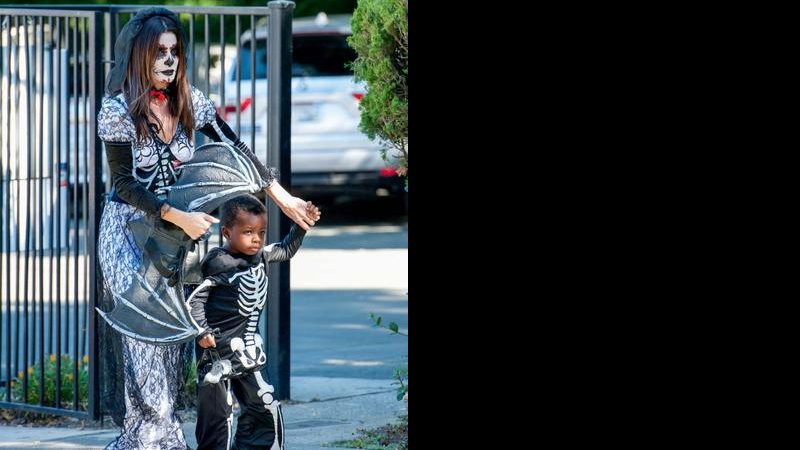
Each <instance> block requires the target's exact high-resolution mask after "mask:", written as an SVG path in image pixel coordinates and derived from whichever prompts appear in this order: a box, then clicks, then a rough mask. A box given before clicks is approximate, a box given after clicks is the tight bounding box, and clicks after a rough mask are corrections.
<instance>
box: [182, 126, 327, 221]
mask: <svg viewBox="0 0 800 450" xmlns="http://www.w3.org/2000/svg"><path fill="white" fill-rule="evenodd" d="M198 131H200V132H201V133H203V134H204V135H206V136H208V137H209V138H211V139H212V140H213V141H215V142H225V143H227V144H230V145H232V146H234V147H236V148H238V149H239V150H241V151H242V153H244V154H245V155H246V156H247V157H248V158H249V159H250V160H251V161H252V162H253V164H254V165H255V166H256V170H258V173H259V174H260V175H261V178H262V179H263V180H264V183H265V184H266V187H265V188H264V191H266V193H267V195H269V196H270V198H271V199H272V200H273V201H275V204H277V205H278V207H279V208H280V209H281V211H283V213H284V214H286V216H287V217H289V218H290V219H292V221H294V222H295V223H297V225H299V226H300V227H301V228H303V229H304V230H308V229H309V228H310V227H312V226H313V225H314V223H315V222H316V221H317V220H319V218H320V212H319V208H316V207H314V208H313V209H308V208H307V205H306V203H307V202H306V201H305V200H303V199H302V198H300V197H295V196H293V195H292V194H290V193H289V192H288V191H286V189H284V188H283V186H281V185H280V183H279V182H278V180H277V179H275V173H274V172H275V171H274V170H273V169H268V168H267V167H266V166H264V164H262V163H261V161H260V160H259V159H258V158H257V157H256V155H255V154H253V152H252V151H251V150H250V148H249V147H248V146H247V144H245V143H244V142H242V141H241V140H240V139H239V137H238V136H237V135H236V133H235V132H234V131H233V130H232V129H231V127H230V126H228V124H227V123H226V122H225V121H224V120H222V118H221V117H220V116H219V114H217V115H216V116H215V118H214V120H212V121H210V122H209V123H207V124H206V125H204V126H203V127H201V128H199V129H198Z"/></svg>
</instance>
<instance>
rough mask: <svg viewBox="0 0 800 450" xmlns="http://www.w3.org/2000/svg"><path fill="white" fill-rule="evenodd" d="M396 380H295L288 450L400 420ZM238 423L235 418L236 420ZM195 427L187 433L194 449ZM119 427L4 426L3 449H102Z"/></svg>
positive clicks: (287, 410) (316, 448)
mask: <svg viewBox="0 0 800 450" xmlns="http://www.w3.org/2000/svg"><path fill="white" fill-rule="evenodd" d="M391 383H392V380H367V379H360V378H323V377H292V379H291V392H292V402H291V403H290V404H285V405H283V406H282V408H283V414H284V424H285V427H286V449H288V450H332V449H335V448H337V447H324V446H323V445H326V444H327V445H330V443H331V442H333V441H337V440H342V439H351V438H352V437H353V436H354V432H355V431H356V430H357V429H359V428H374V427H378V426H381V425H385V424H387V423H390V422H396V421H397V416H398V415H400V414H405V413H406V404H405V402H402V401H397V398H396V391H395V386H394V385H392V384H391ZM234 423H235V419H234ZM194 428H195V423H194V422H191V423H185V424H184V426H183V432H184V434H185V435H186V442H187V443H188V444H189V446H191V447H192V448H195V446H196V445H197V443H196V441H195V438H194ZM118 434H119V432H118V430H117V429H99V428H96V427H95V426H94V425H90V426H87V427H86V429H83V430H79V429H76V428H59V427H26V426H16V427H14V426H0V449H3V450H14V449H64V450H67V449H87V450H88V449H92V450H94V449H102V448H103V447H105V445H106V444H108V443H109V442H111V441H112V440H113V439H114V438H115V437H116V436H117V435H118Z"/></svg>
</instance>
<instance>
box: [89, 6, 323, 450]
mask: <svg viewBox="0 0 800 450" xmlns="http://www.w3.org/2000/svg"><path fill="white" fill-rule="evenodd" d="M184 48H185V46H184V37H183V31H182V28H181V25H180V21H179V20H178V17H177V16H176V15H175V14H174V13H172V12H170V11H169V10H167V9H164V8H158V7H155V8H147V9H144V10H141V11H140V12H139V13H138V14H137V15H136V16H135V17H134V18H132V19H131V20H130V21H129V22H128V23H127V24H126V25H125V27H124V28H123V29H122V31H121V32H120V35H119V37H118V39H117V42H116V45H115V47H114V51H115V66H114V68H113V69H112V71H111V73H109V77H108V83H107V87H106V92H107V94H108V96H107V97H106V98H105V99H104V100H103V104H102V107H101V110H100V112H99V114H98V134H99V136H100V138H101V139H102V140H103V141H104V143H105V147H106V155H107V157H108V164H109V168H110V172H111V178H112V182H113V186H114V188H113V190H112V192H111V193H110V195H109V201H107V202H106V204H105V206H104V208H103V217H102V220H101V223H100V233H99V235H100V236H99V239H98V249H99V250H98V257H99V261H100V267H101V269H102V271H103V278H104V287H105V289H106V290H107V291H109V292H111V293H119V292H123V291H125V290H126V289H127V287H128V286H129V285H130V283H131V282H132V280H133V278H134V274H135V273H136V271H137V269H138V268H139V266H140V265H141V262H142V250H141V249H140V248H139V246H138V245H137V244H136V241H135V240H134V238H133V236H132V235H131V232H130V230H129V229H128V227H127V223H128V222H129V221H131V220H134V219H137V218H140V217H142V216H143V215H144V214H152V215H158V216H159V217H161V218H162V219H163V220H165V221H168V222H171V223H173V224H175V225H176V226H178V227H180V228H181V229H183V231H184V232H186V234H187V235H189V236H190V237H191V238H192V239H197V238H199V237H201V236H202V235H203V234H205V233H206V232H207V231H208V229H209V227H210V226H211V225H212V224H213V223H217V222H218V221H217V219H215V218H214V217H212V216H210V215H208V214H205V213H202V212H187V211H181V210H179V209H177V208H173V207H171V206H170V205H169V204H168V203H166V201H165V198H166V195H165V194H164V192H163V191H162V190H161V188H163V187H166V186H170V185H172V184H173V183H174V182H175V181H176V179H177V177H178V175H179V174H180V166H181V164H183V163H184V162H186V161H188V160H190V159H191V158H192V155H193V153H194V146H193V144H192V135H193V132H194V131H195V130H197V131H200V132H201V133H203V134H205V135H206V136H208V137H210V138H211V139H212V140H214V141H223V142H227V143H229V144H231V145H234V146H236V147H238V148H239V149H240V150H241V151H242V153H244V154H245V155H246V156H247V157H249V158H250V159H251V160H252V161H253V163H254V164H255V166H256V168H257V170H258V172H259V174H260V175H261V177H262V182H263V183H262V184H263V186H265V187H264V189H265V191H266V193H267V195H269V196H270V197H271V198H272V199H273V200H274V201H275V202H276V203H277V204H278V206H279V207H280V208H281V210H282V211H283V212H284V213H285V214H286V215H287V216H289V217H290V218H291V219H292V220H294V221H295V222H296V223H297V224H298V225H299V226H300V227H302V228H303V229H305V230H308V228H309V226H311V225H313V224H314V223H315V221H316V220H319V216H320V214H319V210H318V209H317V208H315V207H312V208H310V209H308V210H307V208H306V202H305V201H303V200H302V199H300V198H297V197H294V196H292V195H290V194H289V193H288V192H286V190H285V189H283V187H281V185H280V184H279V183H278V181H277V180H275V178H274V176H273V172H272V171H271V170H269V169H267V168H266V167H264V165H263V164H262V163H261V162H260V161H259V160H258V158H256V157H255V155H254V154H253V153H252V152H251V151H250V149H248V148H247V146H246V145H245V144H244V143H242V142H241V141H240V140H239V139H238V137H237V136H236V135H235V133H233V131H232V130H231V129H230V127H229V126H228V125H227V124H226V123H225V122H224V121H223V120H222V119H221V118H220V117H219V116H218V115H217V114H216V109H215V107H214V105H213V103H212V102H211V101H210V100H209V99H208V97H206V96H205V95H204V94H203V93H201V92H200V91H199V90H197V89H196V88H194V87H193V86H190V85H189V83H188V81H187V77H186V57H185V52H184ZM128 61H134V63H132V64H129V63H128ZM181 288H182V287H181V286H180V285H178V286H175V287H174V288H173V289H181ZM120 338H121V345H120V346H119V349H118V351H119V352H120V353H121V355H118V356H121V358H122V366H123V371H124V398H125V401H124V407H125V415H124V420H123V424H122V426H123V430H122V433H121V435H120V436H119V437H117V439H116V440H115V441H114V442H112V443H110V444H109V445H108V447H106V448H108V449H139V448H142V449H144V448H146V449H151V448H160V449H185V448H186V442H185V439H184V436H183V432H182V430H181V423H180V420H179V419H178V418H177V417H176V415H175V411H174V402H175V398H176V396H177V394H178V391H179V386H180V383H181V375H182V368H183V367H182V366H183V361H182V358H181V351H180V345H151V344H148V343H145V342H141V341H137V340H133V339H130V338H128V337H126V336H120Z"/></svg>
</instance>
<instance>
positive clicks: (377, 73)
mask: <svg viewBox="0 0 800 450" xmlns="http://www.w3.org/2000/svg"><path fill="white" fill-rule="evenodd" d="M350 25H351V28H352V30H353V34H352V36H350V37H349V38H348V43H349V44H350V46H351V47H352V48H353V49H354V50H355V51H356V53H357V54H358V57H357V58H356V60H355V62H354V63H353V65H352V66H353V74H354V76H355V79H356V80H359V81H365V82H366V83H367V93H366V95H364V97H363V98H362V99H361V103H360V105H359V108H360V109H361V123H360V124H359V128H360V129H361V131H363V132H364V133H365V134H366V135H367V136H369V138H370V139H375V138H376V137H377V138H378V140H379V141H380V142H381V143H382V144H383V145H384V149H383V150H382V152H381V156H382V157H383V158H384V159H386V157H387V155H386V152H387V150H388V149H387V148H386V146H389V147H392V148H394V149H395V150H397V151H398V152H399V153H396V154H395V155H396V156H398V157H399V159H400V167H399V169H398V173H399V174H400V175H404V176H407V175H408V0H359V2H358V6H357V7H356V9H355V11H353V18H352V20H351V22H350ZM407 186H408V185H406V187H407Z"/></svg>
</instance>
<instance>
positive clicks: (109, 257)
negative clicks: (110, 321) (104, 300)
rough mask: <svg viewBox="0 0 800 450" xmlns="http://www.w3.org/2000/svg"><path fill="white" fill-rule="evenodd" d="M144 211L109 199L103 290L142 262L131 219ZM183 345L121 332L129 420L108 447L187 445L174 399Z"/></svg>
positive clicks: (122, 285) (124, 280)
mask: <svg viewBox="0 0 800 450" xmlns="http://www.w3.org/2000/svg"><path fill="white" fill-rule="evenodd" d="M143 214H144V213H143V212H142V211H140V210H137V209H136V208H134V207H133V206H130V205H127V204H124V203H118V202H113V201H108V202H106V205H105V207H104V209H103V218H102V220H101V221H100V237H99V239H98V242H97V247H98V258H99V260H100V267H101V269H102V271H103V279H104V283H105V286H104V289H107V290H111V291H112V292H118V293H119V292H123V291H125V289H127V288H128V286H129V285H130V283H131V282H132V280H133V274H134V273H135V272H136V271H137V270H138V268H139V265H140V264H141V259H142V252H141V250H140V249H139V247H138V246H137V245H136V242H135V241H134V238H133V235H132V234H131V232H130V231H129V229H128V220H130V219H134V218H138V217H141V216H142V215H143ZM179 350H180V345H151V344H147V343H144V342H141V341H137V340H134V339H130V338H128V337H126V336H122V357H123V367H124V373H125V419H124V424H123V429H122V433H121V434H120V435H119V436H118V437H117V438H116V439H115V440H114V441H113V442H111V443H110V444H108V446H107V447H106V449H107V450H185V449H186V448H187V447H186V440H185V439H184V435H183V430H182V429H181V422H180V419H179V418H178V417H177V416H176V415H175V411H174V408H173V403H174V401H175V398H176V396H177V393H178V384H179V378H178V375H179V374H180V373H182V364H183V361H182V359H181V358H180V351H179Z"/></svg>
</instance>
